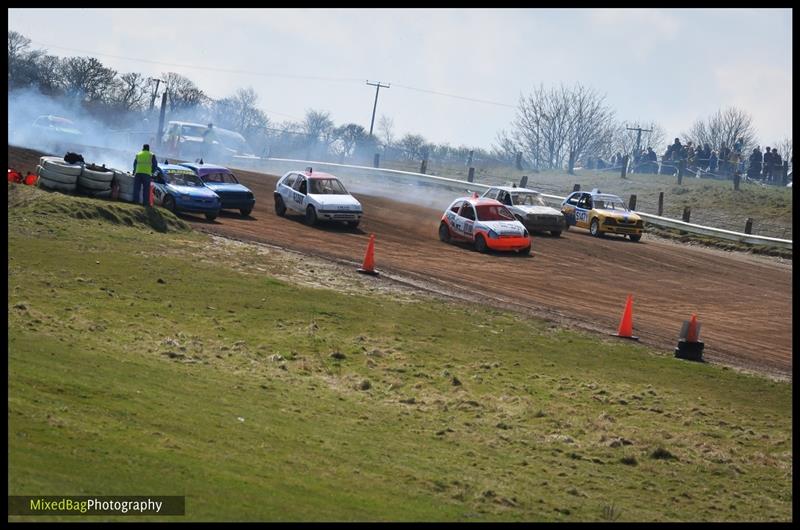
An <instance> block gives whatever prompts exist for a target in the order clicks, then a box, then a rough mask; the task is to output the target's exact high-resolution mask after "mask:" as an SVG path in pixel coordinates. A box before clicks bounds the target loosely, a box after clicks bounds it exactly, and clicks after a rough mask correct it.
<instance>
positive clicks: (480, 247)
mask: <svg viewBox="0 0 800 530" xmlns="http://www.w3.org/2000/svg"><path fill="white" fill-rule="evenodd" d="M475 250H477V251H478V252H480V253H481V254H485V253H486V252H488V251H489V247H488V246H487V245H486V239H484V237H483V235H481V234H478V235H477V236H475Z"/></svg>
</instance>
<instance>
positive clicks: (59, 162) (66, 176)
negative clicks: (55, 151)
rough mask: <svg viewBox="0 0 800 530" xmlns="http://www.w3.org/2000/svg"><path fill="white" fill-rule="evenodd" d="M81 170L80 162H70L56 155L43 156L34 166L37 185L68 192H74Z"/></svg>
mask: <svg viewBox="0 0 800 530" xmlns="http://www.w3.org/2000/svg"><path fill="white" fill-rule="evenodd" d="M82 172H83V166H81V164H70V163H68V162H66V161H64V159H63V158H60V157H57V156H43V157H41V158H40V159H39V165H38V166H36V175H38V177H39V179H38V186H39V187H41V188H46V189H49V190H58V191H66V192H68V193H73V192H75V189H76V188H77V185H78V177H80V175H81V173H82Z"/></svg>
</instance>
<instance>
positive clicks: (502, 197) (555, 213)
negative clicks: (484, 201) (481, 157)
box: [483, 186, 566, 237]
mask: <svg viewBox="0 0 800 530" xmlns="http://www.w3.org/2000/svg"><path fill="white" fill-rule="evenodd" d="M483 197H486V198H488V199H496V200H498V201H500V202H501V203H503V204H504V205H505V206H506V208H508V209H509V210H511V213H513V214H514V217H516V218H517V220H518V221H519V222H520V223H522V224H524V225H525V228H527V229H528V230H530V231H531V232H537V231H541V232H550V233H551V234H553V235H554V236H556V237H558V236H560V235H561V232H562V231H564V230H565V229H566V221H565V218H564V214H562V213H561V212H560V211H559V210H556V209H555V208H552V207H550V206H548V205H547V204H546V203H545V202H544V199H543V198H542V194H541V193H539V192H538V191H535V190H531V189H528V188H514V187H508V186H497V187H494V188H489V189H488V190H487V191H486V193H484V194H483Z"/></svg>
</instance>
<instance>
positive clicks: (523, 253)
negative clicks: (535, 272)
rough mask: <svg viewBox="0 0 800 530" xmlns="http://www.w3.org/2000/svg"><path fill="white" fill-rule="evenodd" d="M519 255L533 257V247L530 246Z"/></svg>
mask: <svg viewBox="0 0 800 530" xmlns="http://www.w3.org/2000/svg"><path fill="white" fill-rule="evenodd" d="M519 253H520V254H521V255H523V256H530V255H531V246H530V245H528V246H527V247H525V248H523V249H522V250H520V251H519Z"/></svg>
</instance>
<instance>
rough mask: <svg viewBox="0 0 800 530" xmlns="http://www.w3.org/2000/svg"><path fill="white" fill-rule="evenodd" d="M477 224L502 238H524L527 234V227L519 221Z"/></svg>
mask: <svg viewBox="0 0 800 530" xmlns="http://www.w3.org/2000/svg"><path fill="white" fill-rule="evenodd" d="M477 224H478V225H479V226H482V227H484V228H486V229H487V230H494V231H495V232H496V233H497V234H499V235H501V236H522V234H524V233H525V227H524V226H522V223H520V222H519V221H478V222H477Z"/></svg>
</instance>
